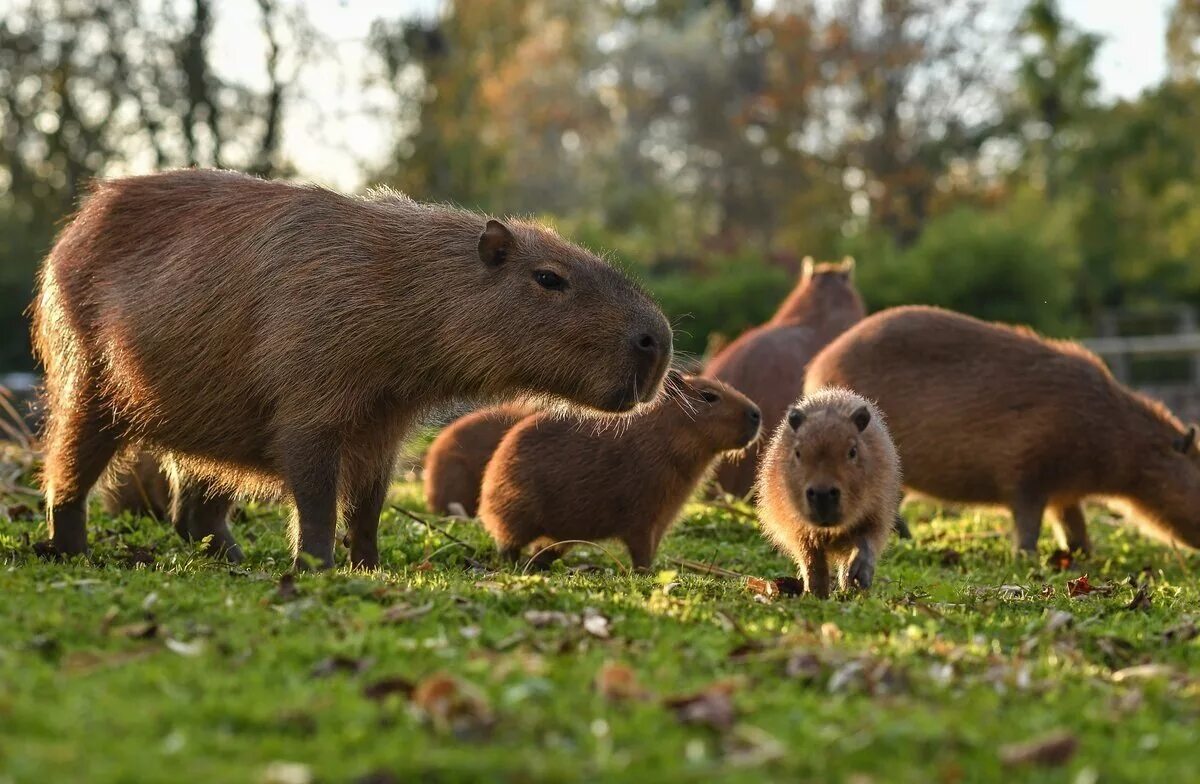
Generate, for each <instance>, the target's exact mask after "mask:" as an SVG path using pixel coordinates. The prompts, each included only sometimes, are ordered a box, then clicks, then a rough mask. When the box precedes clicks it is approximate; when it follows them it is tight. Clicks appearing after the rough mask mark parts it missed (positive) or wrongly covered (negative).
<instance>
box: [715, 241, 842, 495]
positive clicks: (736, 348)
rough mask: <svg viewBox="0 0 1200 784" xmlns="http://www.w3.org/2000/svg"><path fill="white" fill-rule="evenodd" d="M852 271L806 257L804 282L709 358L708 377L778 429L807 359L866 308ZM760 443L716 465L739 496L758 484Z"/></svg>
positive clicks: (768, 428)
mask: <svg viewBox="0 0 1200 784" xmlns="http://www.w3.org/2000/svg"><path fill="white" fill-rule="evenodd" d="M853 274H854V260H853V259H851V258H849V257H847V258H846V259H845V260H844V261H842V262H841V263H838V264H813V260H812V258H811V257H810V258H805V259H804V263H803V265H802V270H801V273H800V282H799V283H798V284H797V285H796V288H795V289H794V290H793V291H792V293H791V294H790V295H789V296H788V298H787V299H786V300H785V301H784V302H783V304H782V305H780V306H779V310H778V311H776V313H775V315H774V316H773V317H772V318H771V320H770V321H768V322H767V323H766V324H763V325H762V326H760V327H755V328H754V329H751V330H749V331H748V332H746V333H744V334H742V336H741V337H739V338H738V339H737V340H735V341H733V342H732V343H730V344H729V345H728V346H726V347H725V348H724V349H723V350H721V351H720V352H719V353H718V354H717V355H716V356H714V357H713V358H712V360H711V361H710V362H709V363H708V367H707V368H706V369H705V371H704V375H705V376H707V377H709V378H715V379H719V380H721V381H724V382H725V383H726V384H729V385H730V386H732V387H734V388H736V389H738V390H740V391H741V392H742V393H744V394H745V395H746V396H747V397H749V398H750V399H751V400H753V401H754V402H755V403H756V404H758V407H759V408H760V409H762V413H763V427H764V429H765V430H766V432H768V433H770V432H773V431H774V429H775V427H776V426H777V425H778V424H779V422H780V421H782V419H783V415H784V413H785V412H786V411H787V410H788V406H790V405H791V404H792V401H794V400H795V399H796V398H797V397H799V396H800V393H801V392H802V391H803V390H804V368H805V367H806V366H807V365H808V362H809V360H810V359H812V358H813V356H815V355H816V353H817V352H818V351H820V350H821V349H822V348H823V347H824V346H825V345H826V344H827V343H829V341H831V340H833V339H834V338H835V337H837V336H838V335H840V334H841V333H842V332H844V331H845V330H846V329H847V328H849V327H850V326H852V325H853V324H855V323H857V322H858V321H859V320H861V319H862V317H863V315H864V314H865V313H866V311H865V309H864V308H863V303H862V299H861V298H860V297H859V296H858V292H857V291H856V290H855V288H854V281H853ZM762 448H763V445H755V446H754V447H752V448H751V449H750V450H749V451H747V452H746V454H745V455H744V456H742V457H740V458H737V459H732V460H726V461H724V462H723V463H722V464H721V465H720V466H719V467H718V468H717V483H718V484H719V485H720V486H721V488H722V489H723V490H725V491H726V492H728V493H732V494H733V495H736V496H739V497H740V496H745V495H746V494H748V493H749V492H751V491H752V490H753V489H754V479H755V476H756V475H757V470H758V463H759V453H760V450H761V449H762Z"/></svg>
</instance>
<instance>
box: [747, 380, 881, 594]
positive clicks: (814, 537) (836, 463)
mask: <svg viewBox="0 0 1200 784" xmlns="http://www.w3.org/2000/svg"><path fill="white" fill-rule="evenodd" d="M899 507H900V460H899V458H898V457H897V455H896V448H895V446H894V445H893V443H892V439H891V436H890V435H889V434H888V428H887V425H886V424H885V422H884V419H883V416H882V415H881V414H880V413H879V409H877V408H876V407H875V405H874V404H872V403H871V402H870V401H868V400H867V399H866V398H864V397H862V396H861V395H858V394H855V393H854V392H851V391H849V390H846V389H839V388H833V387H829V388H825V389H819V390H815V391H813V392H812V393H810V394H808V395H806V396H805V397H803V398H801V399H800V400H798V401H796V403H795V405H794V406H793V407H792V408H791V409H789V411H788V414H787V417H786V419H785V421H784V422H782V423H781V424H780V425H779V427H778V428H776V430H775V435H774V437H773V438H772V439H771V441H770V444H769V445H768V446H767V449H766V454H765V455H764V457H763V464H762V471H761V473H760V476H759V484H758V511H759V519H760V521H761V524H762V528H763V532H764V533H765V534H766V536H767V538H768V539H770V540H771V541H772V542H774V543H775V545H776V546H777V547H779V548H780V549H781V550H783V551H784V552H786V553H787V554H788V555H790V556H791V557H792V559H793V560H795V562H796V564H797V566H798V568H799V572H800V574H801V576H802V577H803V578H804V583H805V587H806V589H807V590H808V591H809V592H810V593H812V594H814V595H816V596H819V597H821V598H825V597H827V596H828V595H829V588H830V576H829V561H830V560H833V561H835V562H836V563H837V564H838V566H839V574H838V580H839V583H840V585H841V587H842V588H843V589H845V588H850V587H852V586H855V585H857V586H858V587H861V588H869V587H870V585H871V582H872V581H873V579H874V575H875V564H876V561H877V559H878V558H879V555H880V553H882V552H883V548H884V547H886V546H887V541H888V532H889V531H891V529H892V526H893V522H894V520H895V519H896V517H897V516H898V514H899Z"/></svg>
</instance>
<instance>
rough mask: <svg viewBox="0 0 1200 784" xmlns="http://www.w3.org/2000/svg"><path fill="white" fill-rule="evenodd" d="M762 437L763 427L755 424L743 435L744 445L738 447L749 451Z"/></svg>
mask: <svg viewBox="0 0 1200 784" xmlns="http://www.w3.org/2000/svg"><path fill="white" fill-rule="evenodd" d="M761 436H762V427H761V426H760V425H759V424H758V423H757V422H755V423H754V424H753V425H751V426H750V427H749V428H747V430H746V432H745V433H744V434H743V435H742V443H741V444H740V445H739V446H738V448H739V449H748V448H749V447H752V446H754V442H756V441H758V439H759V438H760V437H761Z"/></svg>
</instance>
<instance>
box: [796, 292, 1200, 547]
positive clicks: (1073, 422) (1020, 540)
mask: <svg viewBox="0 0 1200 784" xmlns="http://www.w3.org/2000/svg"><path fill="white" fill-rule="evenodd" d="M808 384H809V385H812V386H819V385H821V384H842V385H845V386H850V387H853V388H854V389H855V390H857V391H858V392H860V393H862V394H863V395H866V396H867V397H870V398H873V399H874V400H875V402H876V403H877V404H878V405H879V407H880V409H882V410H883V412H884V414H885V415H886V416H887V418H888V425H889V427H890V428H891V431H892V435H893V436H894V437H895V439H896V447H897V449H898V450H899V451H900V458H901V459H902V460H903V461H904V475H905V484H906V485H907V486H908V487H910V488H911V489H913V490H916V491H918V492H921V493H925V494H928V495H931V496H935V497H938V498H943V499H946V500H948V501H957V502H962V503H975V504H1001V505H1004V506H1008V507H1009V508H1010V509H1011V510H1012V514H1013V518H1014V520H1015V521H1016V537H1015V540H1016V546H1017V547H1018V548H1019V549H1020V550H1023V551H1033V550H1036V549H1037V542H1038V535H1039V533H1040V531H1041V526H1042V513H1043V511H1044V510H1045V508H1046V507H1047V506H1049V507H1050V509H1051V510H1052V511H1053V512H1054V516H1055V518H1056V523H1057V533H1058V537H1059V540H1060V542H1061V543H1062V545H1063V546H1064V547H1067V548H1069V549H1071V550H1085V551H1086V550H1088V549H1089V542H1088V535H1087V528H1086V526H1085V524H1084V517H1083V511H1082V509H1081V507H1080V502H1081V501H1082V500H1083V499H1085V498H1087V497H1089V496H1106V497H1112V498H1120V499H1124V500H1126V501H1128V502H1131V503H1132V505H1133V506H1134V507H1135V509H1136V510H1137V511H1140V515H1139V516H1140V517H1142V518H1144V519H1145V520H1146V521H1147V522H1148V523H1149V525H1150V528H1151V529H1152V530H1156V531H1158V532H1159V533H1161V534H1163V535H1165V536H1167V537H1168V538H1170V539H1173V540H1175V541H1177V542H1181V543H1184V544H1188V545H1191V546H1192V547H1197V546H1200V454H1198V452H1197V448H1196V429H1195V427H1192V428H1190V429H1187V428H1184V427H1183V425H1181V424H1180V423H1179V420H1177V419H1176V418H1175V417H1174V416H1172V415H1171V414H1170V412H1168V411H1167V410H1166V409H1165V408H1164V407H1163V406H1161V405H1159V404H1158V403H1155V402H1154V401H1152V400H1149V399H1148V398H1146V397H1143V396H1142V395H1139V394H1137V393H1135V392H1132V391H1130V390H1128V389H1126V388H1125V387H1123V386H1121V384H1119V383H1117V381H1116V380H1115V379H1114V378H1113V377H1112V374H1111V373H1109V371H1108V369H1107V368H1106V367H1105V366H1104V364H1103V363H1102V362H1101V361H1100V359H1099V358H1097V357H1096V356H1095V355H1094V354H1091V353H1090V352H1088V351H1086V350H1085V349H1083V348H1081V347H1080V346H1078V345H1076V344H1074V343H1070V342H1064V341H1056V340H1046V339H1043V338H1041V337H1038V336H1037V335H1036V334H1035V333H1033V332H1032V331H1030V330H1027V329H1021V328H1015V327H1009V326H1004V325H1000V324H989V323H987V322H983V321H979V320H977V319H973V318H970V317H969V316H963V315H960V314H957V313H951V312H948V311H945V310H939V309H937V308H929V307H904V308H896V309H894V310H887V311H883V312H881V313H877V314H875V315H874V316H872V317H870V318H868V319H867V320H865V321H863V322H862V323H861V324H859V325H858V326H856V327H854V328H853V329H851V330H850V331H849V332H847V333H846V334H845V335H843V336H842V337H840V338H838V339H837V340H836V341H834V342H833V343H832V344H831V345H830V346H829V347H828V348H826V349H825V350H824V351H823V352H821V354H820V355H819V356H818V357H817V358H816V359H814V360H813V362H812V365H811V366H810V367H809V377H808Z"/></svg>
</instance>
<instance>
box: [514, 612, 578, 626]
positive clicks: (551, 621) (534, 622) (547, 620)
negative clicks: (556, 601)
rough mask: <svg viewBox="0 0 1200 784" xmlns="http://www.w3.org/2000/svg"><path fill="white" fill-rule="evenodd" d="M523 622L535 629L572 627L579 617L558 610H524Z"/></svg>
mask: <svg viewBox="0 0 1200 784" xmlns="http://www.w3.org/2000/svg"><path fill="white" fill-rule="evenodd" d="M524 618H525V622H526V623H528V624H529V625H530V626H534V627H536V628H539V629H541V628H543V627H546V626H572V625H574V624H576V623H578V622H579V616H578V615H575V614H573V613H565V612H560V611H558V610H526V611H525V615H524Z"/></svg>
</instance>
